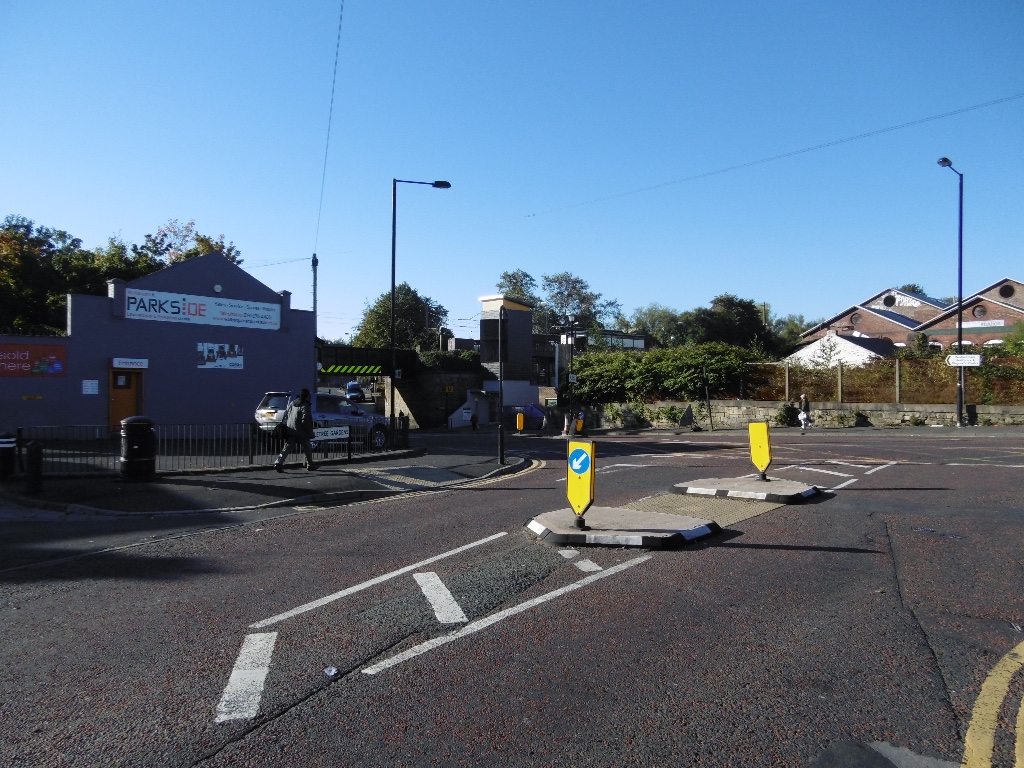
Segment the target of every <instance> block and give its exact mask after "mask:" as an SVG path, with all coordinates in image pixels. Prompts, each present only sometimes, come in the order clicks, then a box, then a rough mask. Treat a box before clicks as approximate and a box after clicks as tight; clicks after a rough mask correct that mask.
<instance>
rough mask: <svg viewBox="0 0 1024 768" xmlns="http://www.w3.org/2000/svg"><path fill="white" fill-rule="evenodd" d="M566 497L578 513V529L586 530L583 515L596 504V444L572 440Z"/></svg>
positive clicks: (569, 447) (569, 450)
mask: <svg viewBox="0 0 1024 768" xmlns="http://www.w3.org/2000/svg"><path fill="white" fill-rule="evenodd" d="M565 495H566V497H567V498H568V499H569V503H570V504H571V505H572V508H573V511H574V512H575V513H576V527H577V528H586V526H585V525H584V524H583V513H584V512H586V511H587V509H589V507H590V505H591V504H593V503H594V443H593V442H592V441H589V440H570V441H569V446H568V465H567V475H566V483H565Z"/></svg>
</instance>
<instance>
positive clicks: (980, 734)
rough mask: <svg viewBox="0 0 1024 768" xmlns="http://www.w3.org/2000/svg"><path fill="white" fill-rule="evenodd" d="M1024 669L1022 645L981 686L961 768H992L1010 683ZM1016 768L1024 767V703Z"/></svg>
mask: <svg viewBox="0 0 1024 768" xmlns="http://www.w3.org/2000/svg"><path fill="white" fill-rule="evenodd" d="M1022 666H1024V643H1021V644H1020V645H1018V646H1017V647H1016V648H1014V649H1013V650H1012V651H1010V652H1009V653H1008V654H1006V655H1005V656H1003V658H1001V659H1000V660H999V662H998V663H997V664H996V665H995V666H994V667H993V668H992V671H991V672H989V673H988V677H986V678H985V682H984V683H983V684H982V686H981V693H979V694H978V700H977V701H975V702H974V711H973V712H972V713H971V722H970V725H968V726H967V738H965V739H964V759H963V761H962V762H961V763H960V765H961V766H962V768H991V766H992V750H993V748H994V746H995V736H996V728H997V726H998V725H999V709H1000V708H1001V707H1002V706H1003V700H1004V699H1006V694H1007V693H1009V690H1010V680H1011V679H1012V678H1013V676H1014V675H1015V674H1016V673H1017V672H1018V671H1019V670H1020V668H1021V667H1022ZM1013 756H1014V765H1015V766H1016V767H1017V768H1024V701H1022V702H1021V706H1020V709H1018V710H1017V738H1016V741H1015V744H1014V750H1013Z"/></svg>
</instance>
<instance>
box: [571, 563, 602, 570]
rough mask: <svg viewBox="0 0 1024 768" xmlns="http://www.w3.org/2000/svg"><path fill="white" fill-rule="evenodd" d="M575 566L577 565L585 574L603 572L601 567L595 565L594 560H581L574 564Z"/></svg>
mask: <svg viewBox="0 0 1024 768" xmlns="http://www.w3.org/2000/svg"><path fill="white" fill-rule="evenodd" d="M573 565H575V566H576V567H577V568H579V569H580V570H581V571H583V572H584V573H594V572H596V571H600V570H602V569H601V566H600V565H598V564H597V563H595V562H594V561H593V560H580V561H578V562H575V563H573Z"/></svg>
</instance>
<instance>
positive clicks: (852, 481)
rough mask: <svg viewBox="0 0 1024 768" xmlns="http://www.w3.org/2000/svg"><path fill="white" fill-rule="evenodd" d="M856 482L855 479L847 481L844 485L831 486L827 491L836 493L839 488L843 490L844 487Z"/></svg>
mask: <svg viewBox="0 0 1024 768" xmlns="http://www.w3.org/2000/svg"><path fill="white" fill-rule="evenodd" d="M856 482H857V478H856V477H855V478H853V479H852V480H847V481H846V482H845V483H840V484H839V485H833V486H832V487H831V488H829V490H830V491H838V490H839V489H840V488H845V487H846V486H848V485H850V484H851V483H856Z"/></svg>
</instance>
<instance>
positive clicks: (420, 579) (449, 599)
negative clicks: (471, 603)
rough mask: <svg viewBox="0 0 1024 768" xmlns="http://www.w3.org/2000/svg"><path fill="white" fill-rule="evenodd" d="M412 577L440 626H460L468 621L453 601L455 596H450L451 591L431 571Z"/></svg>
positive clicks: (415, 574)
mask: <svg viewBox="0 0 1024 768" xmlns="http://www.w3.org/2000/svg"><path fill="white" fill-rule="evenodd" d="M412 577H413V578H414V579H416V583H417V584H419V585H420V589H422V590H423V595H424V597H426V598H427V602H429V603H430V607H431V608H433V609H434V615H435V616H437V620H438V621H439V622H441V623H442V624H462V623H463V622H466V621H469V619H468V618H467V617H466V614H465V613H463V611H462V608H461V607H460V606H459V604H458V602H457V601H456V600H455V596H454V595H452V593H451V591H450V590H449V589H448V587H446V586H445V585H444V582H443V581H441V578H440V577H439V576H438V575H437V574H436V573H434V572H433V571H427V572H426V573H414V574H413V575H412Z"/></svg>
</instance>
